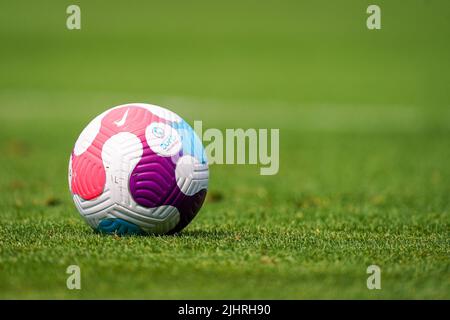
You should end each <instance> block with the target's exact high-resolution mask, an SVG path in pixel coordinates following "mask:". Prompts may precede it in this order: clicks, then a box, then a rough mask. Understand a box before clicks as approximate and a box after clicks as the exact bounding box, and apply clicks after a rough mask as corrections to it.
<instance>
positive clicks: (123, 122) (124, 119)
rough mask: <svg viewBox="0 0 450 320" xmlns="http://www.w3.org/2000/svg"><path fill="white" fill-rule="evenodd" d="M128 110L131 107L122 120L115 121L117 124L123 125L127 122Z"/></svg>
mask: <svg viewBox="0 0 450 320" xmlns="http://www.w3.org/2000/svg"><path fill="white" fill-rule="evenodd" d="M128 110H129V109H127V111H126V112H125V114H124V115H123V117H122V119H121V120H117V121H114V124H115V125H116V126H118V127H121V126H123V125H124V124H125V121H126V120H127V117H128Z"/></svg>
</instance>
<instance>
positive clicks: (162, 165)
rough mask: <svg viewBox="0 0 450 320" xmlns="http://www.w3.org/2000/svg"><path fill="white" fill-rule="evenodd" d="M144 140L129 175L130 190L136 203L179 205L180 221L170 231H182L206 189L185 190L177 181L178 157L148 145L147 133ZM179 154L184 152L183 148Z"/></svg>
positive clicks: (197, 208)
mask: <svg viewBox="0 0 450 320" xmlns="http://www.w3.org/2000/svg"><path fill="white" fill-rule="evenodd" d="M141 142H142V146H143V149H144V150H143V154H142V158H141V159H140V161H139V162H138V164H137V165H136V167H135V168H134V170H133V172H132V173H131V176H130V182H129V186H130V193H131V195H132V197H133V199H134V201H136V203H137V204H139V205H141V206H143V207H146V208H155V207H158V206H163V205H171V206H174V207H176V208H177V209H178V212H179V213H180V221H179V222H178V224H177V225H176V226H175V228H173V229H172V230H170V231H169V233H176V232H179V231H181V230H182V229H183V228H185V227H186V226H187V225H188V224H189V223H190V222H191V221H192V219H193V218H194V217H195V216H196V214H197V212H198V211H199V210H200V208H201V206H202V205H203V201H204V200H205V197H206V189H203V190H200V191H199V192H197V193H196V194H194V195H192V196H188V195H186V194H184V193H183V192H182V191H181V190H180V188H179V187H178V185H177V182H176V177H175V167H176V164H175V163H174V162H176V161H174V160H173V158H171V157H162V156H159V155H158V154H156V153H155V152H154V151H153V150H151V148H150V147H149V146H148V144H147V141H146V139H145V137H143V138H141ZM178 156H179V157H181V156H182V151H180V153H179V154H178Z"/></svg>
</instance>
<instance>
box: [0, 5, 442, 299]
mask: <svg viewBox="0 0 450 320" xmlns="http://www.w3.org/2000/svg"><path fill="white" fill-rule="evenodd" d="M78 3H79V4H80V6H81V8H82V30H81V31H67V30H66V29H65V17H66V15H65V8H66V7H67V5H68V4H71V2H70V1H66V2H65V1H44V2H42V3H39V4H38V3H30V2H25V1H15V2H14V3H8V5H6V4H4V3H2V4H1V5H0V7H1V10H0V41H1V50H0V71H1V72H0V120H1V123H2V125H1V126H0V298H4V299H11V298H52V299H53V298H75V299H76V298H288V299H293V298H359V299H366V298H373V299H380V298H389V299H390V298H395V299H399V298H427V299H436V298H441V299H449V298H450V294H449V293H450V264H449V258H450V257H449V255H450V238H449V231H450V228H449V226H450V219H449V211H450V202H449V199H450V162H449V159H450V60H449V59H448V57H449V56H450V43H449V42H448V40H447V39H448V38H449V35H450V19H449V18H450V5H449V4H448V3H447V2H446V1H411V2H410V4H409V6H408V7H405V5H404V4H403V2H401V1H378V4H379V5H380V6H381V8H382V19H383V20H382V23H383V27H382V30H380V31H368V30H367V29H366V28H365V17H366V14H365V8H366V7H367V5H368V4H369V3H370V2H369V1H343V2H341V4H340V5H338V4H335V3H334V2H331V1H328V2H327V1H303V2H299V1H291V2H287V1H286V2H283V3H278V2H268V1H267V2H264V3H261V2H260V1H244V2H242V1H239V2H235V3H233V2H224V3H219V2H211V1H194V2H189V3H188V2H180V3H177V4H174V3H172V4H170V5H169V4H165V2H151V3H149V2H147V1H146V2H144V1H139V2H135V1H133V2H124V3H123V4H111V3H110V2H107V1H79V2H78ZM134 101H142V102H150V103H154V104H159V105H163V106H167V107H169V108H170V109H172V110H173V111H176V112H177V113H178V114H180V115H181V116H182V117H184V118H185V119H186V120H188V121H189V122H191V123H192V121H193V120H203V125H204V127H205V128H209V127H218V128H221V129H225V128H239V127H242V128H250V127H254V128H279V129H280V144H281V146H280V153H281V154H280V157H281V159H280V172H279V174H278V175H276V176H265V177H263V176H260V175H259V168H258V167H257V166H230V165H226V166H221V165H214V166H211V167H210V188H209V194H210V195H213V196H210V197H208V199H207V201H206V203H205V205H204V207H203V208H202V210H201V211H200V213H199V215H198V216H197V218H196V219H195V220H194V221H193V222H192V223H191V225H189V227H188V228H187V229H186V230H185V231H184V232H183V233H182V234H181V235H178V236H161V237H150V236H149V237H122V238H120V237H113V236H101V235H98V234H95V233H93V231H92V230H91V229H90V228H89V227H88V226H87V225H86V224H85V223H84V222H83V221H82V219H81V217H80V216H79V214H78V213H77V211H76V209H75V207H74V205H73V203H72V200H71V198H70V193H69V191H68V186H67V165H68V158H69V154H70V152H71V149H72V147H73V144H74V142H75V140H76V138H77V136H78V134H79V133H80V131H81V130H82V128H83V127H84V126H85V125H86V124H87V122H88V121H89V120H90V119H92V118H93V117H94V116H95V115H96V114H98V113H100V112H101V111H103V110H104V109H106V108H108V107H110V106H114V105H118V104H121V103H125V102H134ZM71 264H77V265H79V266H80V267H81V272H82V290H80V291H76V290H74V291H70V290H68V289H67V288H66V279H67V276H68V275H67V274H66V273H65V270H66V268H67V266H68V265H71ZM371 264H376V265H379V266H380V267H381V270H382V289H381V290H373V291H371V290H368V289H367V288H366V279H367V277H368V275H367V274H366V268H367V266H369V265H371Z"/></svg>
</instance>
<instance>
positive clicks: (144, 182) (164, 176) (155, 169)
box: [130, 137, 181, 208]
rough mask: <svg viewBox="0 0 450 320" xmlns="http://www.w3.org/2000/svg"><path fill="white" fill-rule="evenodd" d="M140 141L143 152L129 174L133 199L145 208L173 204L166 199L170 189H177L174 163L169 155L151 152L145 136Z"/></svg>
mask: <svg viewBox="0 0 450 320" xmlns="http://www.w3.org/2000/svg"><path fill="white" fill-rule="evenodd" d="M141 142H142V146H143V149H144V152H143V154H142V158H141V159H140V160H139V162H138V164H137V165H136V167H135V168H134V170H133V172H132V173H131V176H130V192H131V195H132V197H133V199H134V201H136V203H138V204H140V205H141V206H143V207H147V208H154V207H158V206H161V205H164V204H170V205H173V204H171V203H168V200H169V198H170V197H171V194H172V192H171V191H173V190H174V189H178V188H177V182H176V180H175V164H174V163H173V161H172V159H171V158H170V157H161V156H159V155H157V154H156V153H155V152H153V151H152V150H151V149H150V147H149V146H148V144H147V141H146V140H145V137H144V138H143V139H142V138H141ZM180 192H181V191H180Z"/></svg>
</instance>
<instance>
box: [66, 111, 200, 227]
mask: <svg viewBox="0 0 450 320" xmlns="http://www.w3.org/2000/svg"><path fill="white" fill-rule="evenodd" d="M208 177H209V171H208V163H207V159H206V156H205V152H204V148H203V146H202V143H201V141H200V139H199V138H198V136H197V135H196V134H195V132H194V130H193V129H192V128H191V127H190V126H189V124H187V123H186V122H185V121H184V120H183V119H182V118H181V117H179V116H178V115H177V114H175V113H173V112H172V111H169V110H167V109H165V108H162V107H158V106H155V105H150V104H143V103H132V104H125V105H120V106H117V107H114V108H112V109H109V110H107V111H105V112H103V113H102V114H100V115H99V116H97V117H96V118H95V119H94V120H92V121H91V123H89V125H88V126H87V127H86V128H85V129H84V130H83V132H82V133H81V134H80V136H79V138H78V140H77V142H76V143H75V147H74V149H73V152H72V155H71V157H70V163H69V187H70V191H71V193H72V195H73V200H74V202H75V205H76V207H77V209H78V211H79V212H80V214H81V215H82V216H83V218H84V219H85V220H86V221H87V223H88V224H89V225H90V226H91V227H92V228H94V229H95V230H98V231H100V232H103V233H117V234H122V235H123V234H143V233H153V234H166V233H175V232H178V231H181V230H182V229H183V228H184V227H186V226H187V225H188V224H189V223H190V222H191V220H192V219H193V218H194V217H195V215H196V214H197V212H198V211H199V210H200V207H201V206H202V204H203V201H204V199H205V196H206V191H207V187H208Z"/></svg>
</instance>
